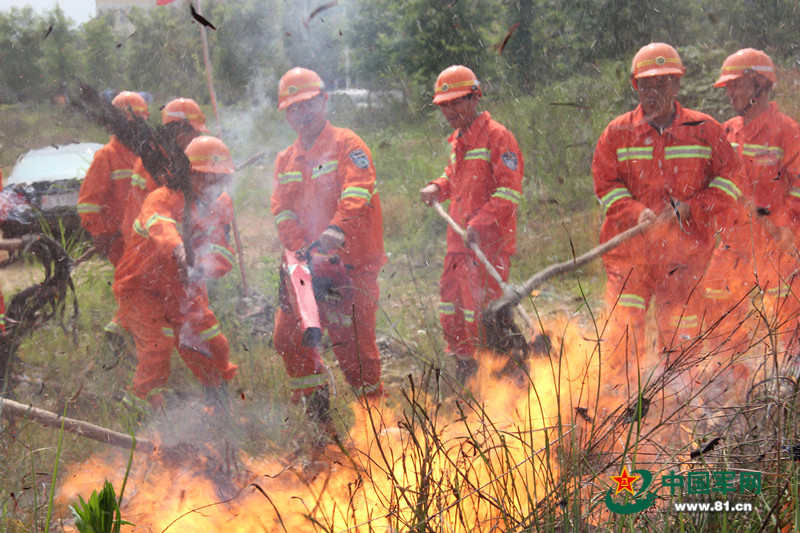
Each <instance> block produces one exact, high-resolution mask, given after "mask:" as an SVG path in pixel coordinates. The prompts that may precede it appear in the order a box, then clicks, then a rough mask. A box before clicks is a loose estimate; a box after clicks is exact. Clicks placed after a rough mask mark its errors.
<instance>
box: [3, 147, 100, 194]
mask: <svg viewBox="0 0 800 533" xmlns="http://www.w3.org/2000/svg"><path fill="white" fill-rule="evenodd" d="M102 147H103V145H102V144H98V143H76V144H70V145H67V146H58V147H56V146H48V147H47V148H41V149H38V150H31V151H30V152H28V153H26V154H25V155H23V156H22V157H21V158H20V159H19V160H17V164H16V165H14V169H13V170H12V171H11V175H10V176H9V177H8V183H7V185H15V184H20V183H37V182H43V181H58V180H66V179H71V178H80V179H82V178H83V177H84V176H85V175H86V170H87V169H88V168H89V165H91V163H92V158H93V157H94V153H95V152H96V151H97V150H99V149H100V148H102Z"/></svg>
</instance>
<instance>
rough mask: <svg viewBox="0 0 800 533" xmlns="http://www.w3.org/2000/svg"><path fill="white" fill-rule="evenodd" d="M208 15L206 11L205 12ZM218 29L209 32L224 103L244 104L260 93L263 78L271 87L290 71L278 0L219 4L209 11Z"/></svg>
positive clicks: (250, 0) (219, 90) (219, 96)
mask: <svg viewBox="0 0 800 533" xmlns="http://www.w3.org/2000/svg"><path fill="white" fill-rule="evenodd" d="M204 12H205V11H204ZM208 13H209V14H208V17H209V18H210V20H211V21H212V22H213V23H214V24H215V25H216V27H217V30H216V31H209V32H208V33H209V43H210V45H209V47H210V55H211V62H212V65H213V73H214V79H215V90H216V92H217V96H218V98H219V99H220V100H221V101H224V102H235V101H241V100H243V99H244V98H245V97H246V96H248V93H250V95H255V96H264V95H259V94H257V93H258V92H260V88H261V82H262V78H266V79H267V80H268V81H269V83H270V87H272V86H273V85H274V86H277V79H278V78H279V77H280V76H281V75H282V74H283V72H285V71H286V70H287V69H288V68H289V67H288V66H287V64H286V62H285V60H284V58H283V57H282V52H283V50H282V48H281V38H280V35H281V28H280V25H279V21H280V17H279V16H278V15H279V9H278V5H277V3H276V2H275V1H274V0H270V1H266V0H247V1H244V2H237V3H236V5H232V4H230V3H227V2H217V3H215V4H214V5H212V6H211V8H210V9H209V10H208Z"/></svg>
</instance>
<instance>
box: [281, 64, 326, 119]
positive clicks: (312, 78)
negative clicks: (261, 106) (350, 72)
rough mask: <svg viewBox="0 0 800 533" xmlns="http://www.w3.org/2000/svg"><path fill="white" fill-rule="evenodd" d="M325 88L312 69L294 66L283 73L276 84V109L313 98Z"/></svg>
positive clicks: (282, 108)
mask: <svg viewBox="0 0 800 533" xmlns="http://www.w3.org/2000/svg"><path fill="white" fill-rule="evenodd" d="M323 90H325V84H324V83H322V78H320V77H319V74H317V73H316V72H314V71H313V70H308V69H307V68H301V67H295V68H293V69H291V70H290V71H289V72H287V73H286V74H284V75H283V77H282V78H281V81H280V83H279V84H278V111H283V110H284V109H286V108H287V107H289V106H290V105H292V104H294V103H297V102H302V101H303V100H308V99H310V98H314V97H315V96H317V95H318V94H320V93H321V92H322V91H323Z"/></svg>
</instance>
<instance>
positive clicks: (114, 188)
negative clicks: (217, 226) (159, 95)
mask: <svg viewBox="0 0 800 533" xmlns="http://www.w3.org/2000/svg"><path fill="white" fill-rule="evenodd" d="M111 104H112V105H113V106H114V107H116V108H118V109H121V110H122V111H123V112H124V113H125V114H126V116H128V118H129V119H130V118H132V116H133V115H135V116H138V117H141V118H142V119H144V120H147V118H148V117H149V116H150V113H149V111H148V110H147V102H146V101H145V99H144V98H142V96H141V95H140V94H138V93H135V92H130V91H123V92H121V93H119V94H118V95H117V96H116V97H114V99H113V100H112V101H111ZM138 160H139V158H138V156H136V155H135V154H134V153H133V152H132V151H130V150H129V149H128V148H127V147H126V146H125V145H123V144H122V143H121V142H120V141H119V140H118V139H117V138H116V137H115V136H113V135H112V136H111V140H110V141H109V142H108V144H106V145H105V146H103V147H102V148H101V149H100V150H98V151H97V152H95V154H94V159H93V160H92V164H91V166H89V170H87V171H86V177H85V178H84V180H83V183H81V190H80V193H79V195H78V214H79V215H80V217H81V224H82V225H83V227H84V229H85V230H86V231H87V232H88V233H89V234H90V235H91V236H92V240H93V241H94V245H95V247H96V248H97V250H98V252H100V253H101V254H103V255H105V256H107V257H108V260H109V261H111V264H112V265H114V266H115V267H116V265H117V263H118V262H119V260H120V258H121V257H122V251H123V249H124V245H125V243H124V239H123V238H122V231H121V229H122V213H123V211H124V210H125V206H126V205H127V202H128V195H129V193H130V190H131V176H132V175H133V168H134V165H135V164H136V162H137V161H138ZM105 331H106V337H107V339H108V341H109V343H110V345H111V346H112V350H114V351H115V352H116V353H115V355H117V354H118V353H119V351H121V350H122V348H123V346H124V338H123V337H121V335H123V334H124V331H123V330H122V328H121V327H120V326H119V320H118V317H117V316H116V315H115V316H114V318H113V319H112V320H111V322H109V323H108V324H107V325H106V327H105Z"/></svg>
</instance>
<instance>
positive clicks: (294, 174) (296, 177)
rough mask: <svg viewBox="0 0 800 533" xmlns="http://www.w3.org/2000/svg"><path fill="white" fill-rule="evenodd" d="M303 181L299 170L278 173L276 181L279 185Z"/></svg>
mask: <svg viewBox="0 0 800 533" xmlns="http://www.w3.org/2000/svg"><path fill="white" fill-rule="evenodd" d="M299 181H303V173H302V172H300V171H299V170H293V171H291V172H283V173H281V174H278V183H279V184H280V185H286V184H287V183H292V182H299Z"/></svg>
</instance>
